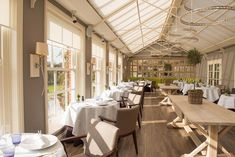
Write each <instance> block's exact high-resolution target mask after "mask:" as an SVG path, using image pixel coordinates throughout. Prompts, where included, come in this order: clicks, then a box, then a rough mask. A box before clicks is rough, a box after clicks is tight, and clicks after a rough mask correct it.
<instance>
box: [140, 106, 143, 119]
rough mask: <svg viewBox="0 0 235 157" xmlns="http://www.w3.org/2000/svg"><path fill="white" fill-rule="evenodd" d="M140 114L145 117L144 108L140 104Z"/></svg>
mask: <svg viewBox="0 0 235 157" xmlns="http://www.w3.org/2000/svg"><path fill="white" fill-rule="evenodd" d="M140 116H141V117H143V108H142V107H141V106H140Z"/></svg>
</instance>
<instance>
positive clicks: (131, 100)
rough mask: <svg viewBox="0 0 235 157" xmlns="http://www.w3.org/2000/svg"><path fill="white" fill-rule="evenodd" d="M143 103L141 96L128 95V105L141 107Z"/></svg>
mask: <svg viewBox="0 0 235 157" xmlns="http://www.w3.org/2000/svg"><path fill="white" fill-rule="evenodd" d="M140 102H141V95H139V94H134V93H129V95H128V103H129V104H131V105H133V104H135V105H139V104H140Z"/></svg>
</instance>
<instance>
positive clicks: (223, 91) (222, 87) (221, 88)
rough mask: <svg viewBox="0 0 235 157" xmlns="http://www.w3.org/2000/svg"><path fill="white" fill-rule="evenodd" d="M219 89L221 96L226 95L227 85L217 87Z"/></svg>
mask: <svg viewBox="0 0 235 157" xmlns="http://www.w3.org/2000/svg"><path fill="white" fill-rule="evenodd" d="M217 87H218V88H219V89H220V93H221V94H224V93H225V85H217Z"/></svg>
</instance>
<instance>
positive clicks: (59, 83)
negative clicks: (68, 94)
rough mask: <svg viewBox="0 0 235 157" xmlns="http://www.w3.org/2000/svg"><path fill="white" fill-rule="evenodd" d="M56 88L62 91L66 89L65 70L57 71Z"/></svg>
mask: <svg viewBox="0 0 235 157" xmlns="http://www.w3.org/2000/svg"><path fill="white" fill-rule="evenodd" d="M56 79H57V80H56V90H57V91H61V90H65V72H63V71H57V72H56Z"/></svg>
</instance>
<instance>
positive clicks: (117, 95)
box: [100, 88, 131, 101]
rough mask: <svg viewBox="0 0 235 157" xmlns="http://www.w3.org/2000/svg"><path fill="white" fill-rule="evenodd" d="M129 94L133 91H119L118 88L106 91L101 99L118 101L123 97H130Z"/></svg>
mask: <svg viewBox="0 0 235 157" xmlns="http://www.w3.org/2000/svg"><path fill="white" fill-rule="evenodd" d="M129 92H131V90H128V89H118V88H112V89H111V90H106V91H104V92H103V93H102V94H101V95H100V97H101V98H104V99H105V98H112V99H114V100H116V101H118V100H121V97H122V96H126V97H128V94H129Z"/></svg>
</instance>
